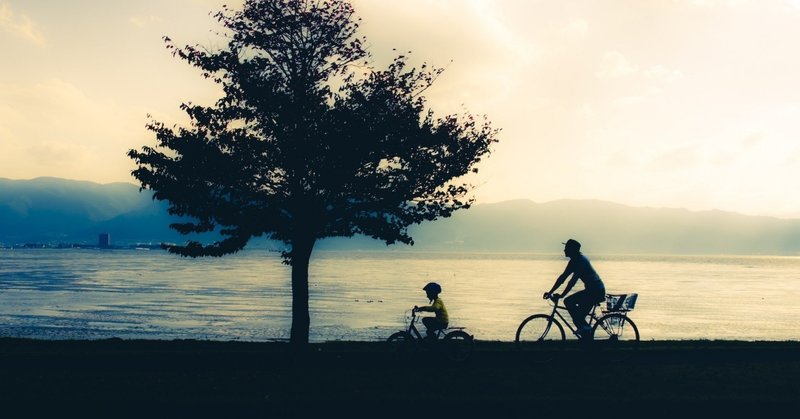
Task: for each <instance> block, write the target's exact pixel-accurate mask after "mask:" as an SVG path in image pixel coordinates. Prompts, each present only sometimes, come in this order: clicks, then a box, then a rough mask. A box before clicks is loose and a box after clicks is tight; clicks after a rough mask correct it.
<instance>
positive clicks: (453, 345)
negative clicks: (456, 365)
mask: <svg viewBox="0 0 800 419" xmlns="http://www.w3.org/2000/svg"><path fill="white" fill-rule="evenodd" d="M443 343H444V349H445V351H446V352H447V356H449V357H450V359H452V360H453V361H457V362H462V361H466V360H467V359H468V358H469V357H470V355H472V347H473V344H474V340H473V338H472V336H471V335H470V334H468V333H467V332H464V331H463V330H456V331H453V332H450V333H448V334H446V335H445V336H444V342H443Z"/></svg>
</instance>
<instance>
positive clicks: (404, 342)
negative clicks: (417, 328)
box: [386, 331, 416, 357]
mask: <svg viewBox="0 0 800 419" xmlns="http://www.w3.org/2000/svg"><path fill="white" fill-rule="evenodd" d="M386 344H387V349H388V351H389V353H390V354H391V355H394V356H398V357H399V356H405V355H407V354H409V353H410V352H412V351H413V350H414V346H415V344H416V342H415V341H414V337H413V336H411V333H408V332H404V331H400V332H395V333H392V335H391V336H389V338H388V339H386Z"/></svg>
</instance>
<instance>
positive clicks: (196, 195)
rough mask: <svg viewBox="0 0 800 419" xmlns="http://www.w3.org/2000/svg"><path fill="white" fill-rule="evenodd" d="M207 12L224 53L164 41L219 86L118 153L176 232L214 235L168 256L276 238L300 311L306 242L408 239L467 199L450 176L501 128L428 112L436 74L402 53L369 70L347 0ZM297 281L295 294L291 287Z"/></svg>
mask: <svg viewBox="0 0 800 419" xmlns="http://www.w3.org/2000/svg"><path fill="white" fill-rule="evenodd" d="M214 16H215V18H216V20H217V21H218V22H219V23H220V24H221V26H222V28H223V31H222V32H221V36H223V37H224V38H225V39H226V41H227V46H226V47H225V48H221V49H218V50H209V49H207V48H204V47H202V46H200V45H194V46H192V45H189V46H184V47H178V46H176V45H174V43H173V42H172V41H171V40H170V39H169V38H168V37H165V41H166V43H167V48H168V49H169V50H170V51H172V53H173V54H174V55H175V56H176V57H178V58H180V59H182V60H184V61H186V62H188V63H189V64H190V65H192V66H194V67H196V68H198V69H199V70H200V71H201V72H202V74H203V75H204V76H205V77H206V78H208V79H210V80H212V81H213V82H214V83H217V84H219V85H220V86H221V87H222V91H223V92H224V94H223V95H222V97H221V98H220V99H219V100H218V101H217V102H216V103H214V104H212V105H209V106H204V105H198V104H193V103H191V102H187V103H184V104H182V105H181V108H182V109H183V110H184V111H185V112H186V114H187V115H188V117H189V119H190V125H189V126H186V127H184V126H173V127H168V126H167V125H166V124H164V123H163V122H159V121H155V120H151V121H150V122H149V123H148V125H147V128H148V129H149V130H150V131H152V132H153V133H154V134H155V137H156V140H157V146H156V147H148V146H144V147H142V148H141V149H140V150H130V151H129V152H128V155H129V156H130V157H131V158H132V159H133V160H135V162H136V163H137V166H138V167H137V168H136V169H135V170H134V171H133V172H132V173H133V175H134V177H136V178H137V179H138V180H139V181H140V183H141V185H142V188H148V189H152V190H153V191H154V198H155V199H159V200H166V201H168V202H169V211H170V213H171V214H173V215H180V216H185V217H187V218H188V219H189V220H190V221H189V222H185V223H179V224H173V225H172V227H173V228H175V229H176V230H178V231H179V232H181V233H184V234H187V235H191V234H193V233H205V232H212V231H214V232H216V233H218V234H219V235H220V237H221V239H220V240H218V241H215V242H213V243H201V242H200V241H197V240H189V241H187V243H185V244H182V245H174V246H169V248H168V250H169V251H171V252H173V253H177V254H180V255H184V256H193V257H194V256H222V255H225V254H229V253H233V252H236V251H238V250H241V249H242V248H244V246H245V245H246V244H247V243H248V241H249V240H250V239H251V238H253V237H257V236H266V237H269V238H271V239H274V240H279V241H282V242H284V243H286V244H287V245H288V247H287V249H289V250H288V251H286V252H284V255H283V256H284V260H285V261H286V262H287V263H289V264H291V265H292V267H293V274H292V275H293V292H294V294H295V295H294V298H295V306H294V308H293V309H294V311H295V316H297V313H296V312H297V311H298V308H300V309H301V310H302V307H298V306H297V305H298V304H301V302H299V301H298V298H300V299H302V298H303V296H302V295H300V296H298V295H297V294H298V293H300V294H302V293H303V292H305V301H306V303H305V304H306V307H305V311H306V316H307V300H308V293H307V275H308V274H307V270H308V259H309V257H310V254H311V251H312V249H313V246H314V243H315V241H316V240H318V239H321V238H325V237H335V236H344V237H350V236H353V235H355V234H363V235H367V236H370V237H373V238H375V239H379V240H383V241H385V242H386V243H387V244H392V243H395V242H402V243H407V244H413V239H412V237H410V236H409V234H408V227H409V226H410V225H413V224H418V223H420V222H422V221H425V220H434V219H436V218H439V217H447V216H449V215H450V214H451V213H452V212H453V211H456V210H458V209H461V208H467V207H469V205H470V204H471V203H472V201H473V198H472V197H471V196H470V190H471V185H469V184H467V183H464V182H460V181H459V179H460V178H462V177H463V176H464V175H466V174H468V173H471V172H477V168H476V164H477V163H478V162H480V161H481V159H482V158H483V157H485V156H487V155H488V154H489V152H490V146H491V145H492V143H494V142H496V141H497V134H498V130H496V129H494V128H492V126H491V124H490V123H489V121H488V120H486V119H485V118H475V117H473V116H472V115H469V114H467V113H464V114H461V115H449V116H445V117H436V116H435V115H434V112H433V110H431V109H428V107H427V102H426V99H425V97H424V96H423V92H424V91H425V90H426V89H427V88H428V87H430V86H431V84H432V83H433V82H434V81H435V79H436V78H437V77H438V76H439V75H440V74H441V73H442V69H438V68H430V67H428V66H427V65H424V64H423V65H422V66H420V68H410V66H409V65H408V58H407V57H406V56H403V55H400V56H398V57H396V58H395V59H394V60H393V61H392V62H391V63H390V64H389V65H388V66H386V67H385V68H382V69H375V68H374V66H373V65H372V64H371V61H370V54H369V52H368V51H367V49H366V47H365V45H366V40H365V39H364V38H363V37H359V36H358V34H357V32H358V27H359V22H360V21H359V19H357V18H356V17H355V14H354V10H353V8H352V6H351V5H350V3H349V2H347V1H344V0H328V1H321V0H246V1H245V2H244V5H243V7H242V9H240V10H235V9H231V8H228V7H224V8H223V9H222V10H221V11H219V12H218V13H216V14H215V15H214ZM304 272H305V274H303V273H304ZM303 277H305V282H306V285H305V291H304V290H303V285H302V284H298V283H295V281H296V280H297V281H300V282H302V281H303ZM294 321H295V322H297V321H298V318H297V317H295V318H294ZM307 329H308V327H307V325H306V327H305V339H306V341H307V335H308V331H307ZM297 332H298V333H300V334H302V333H303V331H302V330H298V331H297ZM298 339H301V340H302V337H299V338H298ZM292 340H293V341H294V340H295V326H294V325H293V329H292Z"/></svg>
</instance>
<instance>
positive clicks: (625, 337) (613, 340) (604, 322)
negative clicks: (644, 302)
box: [592, 313, 639, 360]
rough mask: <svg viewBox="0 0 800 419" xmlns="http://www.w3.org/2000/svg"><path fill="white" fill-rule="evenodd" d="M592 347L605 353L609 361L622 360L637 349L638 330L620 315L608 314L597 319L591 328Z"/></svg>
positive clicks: (631, 321)
mask: <svg viewBox="0 0 800 419" xmlns="http://www.w3.org/2000/svg"><path fill="white" fill-rule="evenodd" d="M592 341H593V344H592V346H593V347H594V348H596V349H598V350H600V351H604V352H606V353H607V354H606V358H607V359H610V360H624V359H627V358H629V357H630V356H632V355H633V354H634V353H636V351H637V350H638V348H639V328H638V327H636V324H635V323H634V322H633V320H631V319H630V318H629V317H628V316H626V315H624V314H622V313H609V314H606V315H605V316H603V317H600V318H599V319H597V323H595V325H594V327H593V328H592Z"/></svg>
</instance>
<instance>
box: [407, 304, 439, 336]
mask: <svg viewBox="0 0 800 419" xmlns="http://www.w3.org/2000/svg"><path fill="white" fill-rule="evenodd" d="M419 318H420V317H419V316H417V313H416V312H415V311H414V310H411V321H409V322H408V328H407V329H406V332H408V333H409V334H410V335H411V336H413V337H414V338H416V339H419V340H422V339H424V336H422V333H420V331H419V329H417V326H416V324H417V320H418V319H419ZM434 333H435V334H436V338H437V339H438V338H440V337H442V336H443V335H444V333H445V329H437V330H436V332H434Z"/></svg>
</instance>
